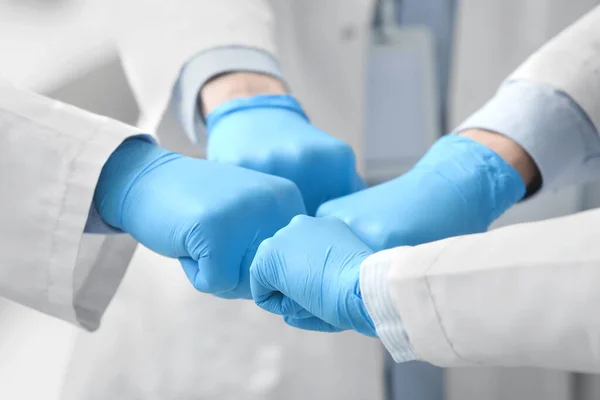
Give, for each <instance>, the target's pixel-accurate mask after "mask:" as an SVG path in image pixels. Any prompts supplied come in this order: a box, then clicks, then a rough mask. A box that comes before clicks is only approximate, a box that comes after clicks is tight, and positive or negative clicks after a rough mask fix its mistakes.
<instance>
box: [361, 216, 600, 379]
mask: <svg viewBox="0 0 600 400" xmlns="http://www.w3.org/2000/svg"><path fill="white" fill-rule="evenodd" d="M598 240H600V210H592V211H588V212H584V213H580V214H576V215H573V216H568V217H563V218H558V219H554V220H546V221H542V222H536V223H529V224H520V225H514V226H510V227H506V228H501V229H498V230H495V231H492V232H488V233H484V234H478V235H471V236H463V237H458V238H450V239H446V240H443V241H439V242H434V243H430V244H425V245H421V246H417V247H413V248H411V247H399V248H396V249H392V250H388V251H384V252H380V253H377V254H375V255H373V256H371V257H370V258H369V259H367V260H365V263H364V264H363V268H372V267H376V266H377V265H378V264H382V263H383V264H388V265H390V272H389V277H388V280H389V286H390V291H391V296H392V298H393V299H394V304H395V306H396V309H397V311H398V312H399V314H400V315H401V316H402V320H403V322H404V325H405V328H406V330H407V332H408V335H409V337H410V341H411V344H412V345H413V347H414V349H415V352H416V354H417V355H418V356H419V357H420V358H421V359H423V360H427V361H429V362H431V363H434V364H436V365H440V366H483V365H495V366H535V367H542V368H555V369H563V370H573V371H585V372H596V373H597V372H600V341H599V340H598V338H599V337H600V319H599V318H598V317H597V310H598V309H599V307H600V290H598V288H599V287H600V268H598V266H599V265H600V246H598Z"/></svg>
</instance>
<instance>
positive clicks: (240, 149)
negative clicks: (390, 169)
mask: <svg viewBox="0 0 600 400" xmlns="http://www.w3.org/2000/svg"><path fill="white" fill-rule="evenodd" d="M207 131H208V136H209V139H208V149H207V158H208V159H209V160H214V161H218V162H223V163H229V164H235V165H239V166H242V167H245V168H249V169H253V170H256V171H261V172H264V173H268V174H271V175H276V176H280V177H283V178H287V179H289V180H291V181H292V182H294V183H295V184H296V185H297V186H298V188H299V189H300V192H301V193H302V196H303V198H304V204H305V205H306V209H307V211H308V213H309V214H310V215H314V213H315V212H316V210H317V207H319V205H320V204H322V203H324V202H326V201H327V200H331V199H335V198H338V197H340V196H344V195H347V194H349V193H353V192H355V191H357V190H360V189H363V188H364V187H365V184H364V182H363V181H362V179H361V178H360V177H359V176H358V174H357V173H356V163H355V158H354V152H353V151H352V149H351V148H350V146H348V145H347V144H346V143H344V142H342V141H340V140H338V139H335V138H333V137H331V136H329V135H328V134H326V133H325V132H323V131H321V130H319V129H317V128H315V127H314V126H312V125H311V124H310V122H309V120H308V118H307V117H306V115H305V114H304V111H302V108H301V107H300V104H298V102H297V101H296V100H295V99H294V98H293V97H291V96H288V95H264V96H255V97H251V98H244V99H235V100H231V101H229V102H227V103H225V104H223V105H221V106H220V107H218V108H216V109H215V110H214V111H213V112H211V113H210V114H209V115H208V118H207Z"/></svg>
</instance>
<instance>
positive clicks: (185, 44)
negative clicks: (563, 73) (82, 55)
mask: <svg viewBox="0 0 600 400" xmlns="http://www.w3.org/2000/svg"><path fill="white" fill-rule="evenodd" d="M137 4H141V6H139V7H138V6H136V1H130V2H125V1H122V2H120V5H121V6H122V7H125V14H123V15H125V20H126V21H127V15H134V16H135V21H136V23H135V24H133V25H132V24H131V23H130V24H129V27H128V28H127V29H124V30H123V31H122V32H121V33H120V34H119V38H120V46H121V49H122V58H123V61H124V66H125V69H126V71H127V72H128V74H129V76H130V77H131V85H132V88H133V89H134V92H135V94H136V97H137V100H138V102H139V104H140V106H141V110H142V114H143V118H142V126H143V127H145V128H148V129H149V130H153V128H155V127H157V126H158V127H159V136H161V139H162V141H163V143H165V144H167V145H170V146H171V147H173V148H176V149H178V150H188V152H189V145H188V144H187V143H186V142H185V139H184V136H183V134H177V133H175V130H176V129H177V125H176V123H175V122H174V119H173V117H172V114H171V113H170V112H169V110H168V104H169V102H170V101H171V89H172V86H173V84H174V82H175V80H176V79H177V76H178V72H179V69H180V68H181V65H182V64H183V63H184V62H186V61H187V60H188V59H189V58H190V57H191V56H193V55H194V54H196V53H197V52H200V51H202V50H203V49H206V48H210V47H214V46H217V45H221V44H227V45H230V44H243V45H250V46H254V47H259V48H263V49H266V50H268V51H271V52H276V54H277V55H278V58H279V59H280V61H281V63H282V66H283V70H284V74H285V77H286V79H287V81H288V82H289V84H290V86H291V88H292V89H293V91H294V93H295V95H297V96H298V97H299V98H300V100H301V101H302V103H303V105H304V106H305V108H306V109H307V111H308V113H309V115H310V116H311V119H312V120H313V121H314V122H315V124H317V125H318V126H320V127H321V128H323V129H325V130H326V131H328V132H330V133H331V134H333V135H334V136H337V137H340V138H342V139H344V140H346V141H347V142H348V143H350V144H351V145H352V146H353V147H354V149H355V151H356V153H357V159H358V161H359V165H360V164H361V162H362V156H361V155H362V143H361V141H362V126H363V109H364V107H363V104H362V102H363V97H364V96H363V84H362V83H363V82H364V63H365V50H366V47H367V35H368V29H369V22H370V17H371V13H372V6H373V2H372V1H370V0H352V1H348V0H346V1H342V0H332V1H327V2H323V1H319V0H303V1H291V0H280V1H277V2H273V4H272V5H270V4H269V2H267V1H248V0H221V1H219V2H214V1H209V0H204V1H193V2H191V1H183V0H181V1H170V2H162V1H158V0H152V1H148V0H146V1H143V2H141V1H140V2H139V3H137ZM473 4H478V2H477V3H473ZM530 5H531V4H530ZM129 6H131V7H132V8H131V9H130V10H129V11H131V14H127V8H128V7H129ZM512 6H515V4H512ZM208 10H210V11H208ZM515 14H516V12H515ZM190 16H191V17H190ZM513 16H514V15H513ZM530 17H531V16H530V15H523V18H524V19H529V18H530ZM130 21H131V20H130ZM130 21H129V22H130ZM567 22H568V21H567ZM273 24H276V27H275V32H276V34H274V35H272V34H271V32H270V29H271V28H272V27H273ZM125 25H127V24H125ZM157 27H158V28H157ZM349 28H350V30H351V31H352V32H353V35H352V37H351V38H350V40H348V37H347V35H344V34H342V32H348V29H349ZM480 29H482V28H481V27H480ZM499 29H506V24H502V26H501V27H499ZM471 34H473V32H471ZM544 34H548V32H546V31H544ZM546 38H547V36H546ZM315 43H318V44H319V45H315ZM539 44H540V43H537V44H536V45H539ZM459 46H460V43H459ZM511 46H513V47H514V48H517V49H519V48H520V49H521V51H522V49H523V47H527V46H529V47H531V46H532V44H531V43H526V44H525V45H524V46H521V47H518V46H516V45H515V44H514V43H511ZM530 50H532V48H528V51H530ZM490 51H491V50H490ZM494 51H497V50H494ZM510 51H513V49H512V48H511V49H509V50H507V52H510ZM515 51H516V50H515ZM511 54H514V53H511ZM522 55H523V54H522ZM507 72H509V71H508V70H507V71H504V72H503V74H506V73H507ZM497 78H498V82H496V83H493V84H492V85H493V87H495V86H497V83H499V80H500V79H501V78H503V75H502V76H498V77H497ZM491 90H492V88H491V87H490V92H489V93H487V94H486V95H487V96H489V95H491ZM484 99H485V98H484V97H483V98H481V100H484ZM471 111H472V110H471ZM167 130H169V132H168V134H164V133H166V131H167ZM178 268H179V267H178V266H177V263H176V262H173V261H170V260H166V259H163V258H161V257H159V256H156V255H154V254H151V253H150V252H149V251H148V250H146V249H144V248H140V249H139V250H138V252H137V254H136V256H135V257H134V259H133V262H132V265H131V267H130V270H129V273H128V276H127V279H126V280H125V282H124V283H123V285H122V289H121V290H120V292H119V293H118V295H117V297H116V299H115V301H114V305H113V307H112V308H111V309H110V310H109V312H108V313H107V315H106V317H105V320H104V326H103V328H102V329H101V330H100V331H99V332H97V333H96V334H94V335H85V334H82V335H81V337H80V338H79V339H78V343H77V345H76V348H75V353H74V356H73V361H72V364H71V368H70V371H69V374H68V376H67V380H66V387H65V393H64V398H65V399H81V398H86V399H105V398H120V399H134V398H156V399H174V398H221V399H228V398H235V399H239V398H244V399H252V398H260V399H280V398H286V399H295V398H298V399H300V398H303V399H304V398H316V399H319V398H330V399H347V398H353V399H356V398H369V399H374V398H381V393H382V387H381V380H380V379H381V374H380V370H381V366H380V351H379V347H378V343H377V342H376V341H373V340H369V339H367V338H361V337H359V336H357V335H355V334H351V333H346V334H342V335H322V334H314V333H307V332H301V331H294V330H291V329H289V328H286V327H285V326H284V325H283V324H282V323H281V321H280V320H279V319H277V318H276V317H273V316H270V315H267V314H265V313H262V312H260V310H258V309H257V308H256V307H254V306H253V305H252V304H251V303H250V302H242V301H240V302H228V301H223V300H219V299H215V298H212V297H210V296H204V295H199V294H198V293H195V292H194V291H193V290H192V289H191V287H190V286H189V285H188V283H187V282H186V281H185V278H184V277H183V275H182V274H181V271H179V269H178ZM162 292H164V293H170V295H169V296H167V297H164V296H159V295H157V293H162ZM415 326H416V325H415ZM409 333H410V332H409ZM240 344H241V345H240ZM419 348H420V347H419ZM116 359H117V360H118V362H116V363H115V360H116Z"/></svg>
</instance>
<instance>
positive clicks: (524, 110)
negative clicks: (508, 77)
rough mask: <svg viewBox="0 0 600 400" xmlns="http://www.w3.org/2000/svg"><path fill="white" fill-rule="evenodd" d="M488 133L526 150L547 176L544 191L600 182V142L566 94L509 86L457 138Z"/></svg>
mask: <svg viewBox="0 0 600 400" xmlns="http://www.w3.org/2000/svg"><path fill="white" fill-rule="evenodd" d="M474 128H477V129H484V130H488V131H492V132H496V133H500V134H502V135H505V136H507V137H509V138H511V139H512V140H514V141H515V142H516V143H518V144H519V145H521V147H523V148H524V149H525V150H526V151H527V152H528V153H529V155H530V156H531V157H532V158H533V160H534V161H535V163H536V164H537V166H538V168H539V169H540V172H541V174H542V180H543V186H542V187H543V189H546V190H547V189H552V188H556V187H560V186H563V185H567V184H575V183H584V182H589V181H592V180H596V179H600V136H598V131H597V130H596V128H595V127H594V124H593V123H592V122H591V120H590V119H589V118H588V116H587V114H586V113H585V111H584V110H583V109H582V108H581V107H579V105H578V104H577V103H576V102H575V101H574V100H573V99H572V98H571V97H570V96H569V95H568V94H567V93H565V92H563V91H560V90H558V89H555V88H553V87H551V86H549V85H546V84H541V83H536V82H531V81H518V80H517V81H507V82H505V83H504V84H503V85H502V86H501V87H500V89H499V90H498V92H497V93H496V95H495V96H494V97H493V98H492V99H491V100H490V101H489V102H488V103H487V104H485V105H484V106H483V107H482V108H481V109H479V110H478V111H477V112H475V113H474V114H473V115H471V116H470V117H469V118H467V120H466V121H465V122H463V123H462V124H461V125H460V126H459V127H458V128H457V129H456V130H455V132H460V131H464V130H466V129H474Z"/></svg>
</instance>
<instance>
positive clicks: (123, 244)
mask: <svg viewBox="0 0 600 400" xmlns="http://www.w3.org/2000/svg"><path fill="white" fill-rule="evenodd" d="M137 133H139V131H137V130H136V129H135V128H133V127H130V126H127V125H124V124H121V123H119V122H116V121H113V120H110V119H108V118H104V117H100V116H97V115H94V114H91V113H88V112H85V111H83V110H80V109H78V108H75V107H72V106H69V105H66V104H63V103H60V102H57V101H54V100H51V99H48V98H45V97H43V96H40V95H37V94H34V93H30V92H27V91H25V90H21V89H18V88H15V87H14V86H12V85H10V84H9V83H7V82H5V81H3V80H1V79H0V188H2V189H1V192H2V196H1V197H0V296H2V297H5V298H8V299H10V300H13V301H15V302H18V303H21V304H23V305H25V306H28V307H31V308H34V309H37V310H39V311H41V312H44V313H46V314H49V315H52V316H55V317H58V318H61V319H63V320H66V321H69V322H72V323H74V324H77V325H79V326H81V327H83V328H85V329H88V330H94V329H96V328H97V327H98V325H99V323H100V319H101V317H102V315H103V313H104V311H105V309H106V307H107V306H108V304H109V302H110V300H111V299H112V297H113V295H114V293H115V291H116V290H117V287H118V285H119V283H120V282H121V279H122V277H123V275H124V273H125V270H126V268H127V265H128V263H129V260H130V258H131V256H132V254H133V251H134V249H135V242H134V241H133V239H132V238H131V237H130V236H128V235H124V234H123V235H110V236H104V235H84V233H83V232H84V228H85V226H86V221H87V220H88V214H89V211H90V207H91V205H92V198H93V194H94V189H95V186H96V182H97V180H98V177H99V175H100V171H101V169H102V167H103V165H104V163H105V161H106V160H107V159H108V157H109V156H110V154H111V153H112V152H113V151H114V149H116V148H117V147H118V146H119V144H120V143H121V142H122V141H123V140H124V139H125V138H127V137H129V136H131V135H135V134H137Z"/></svg>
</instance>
